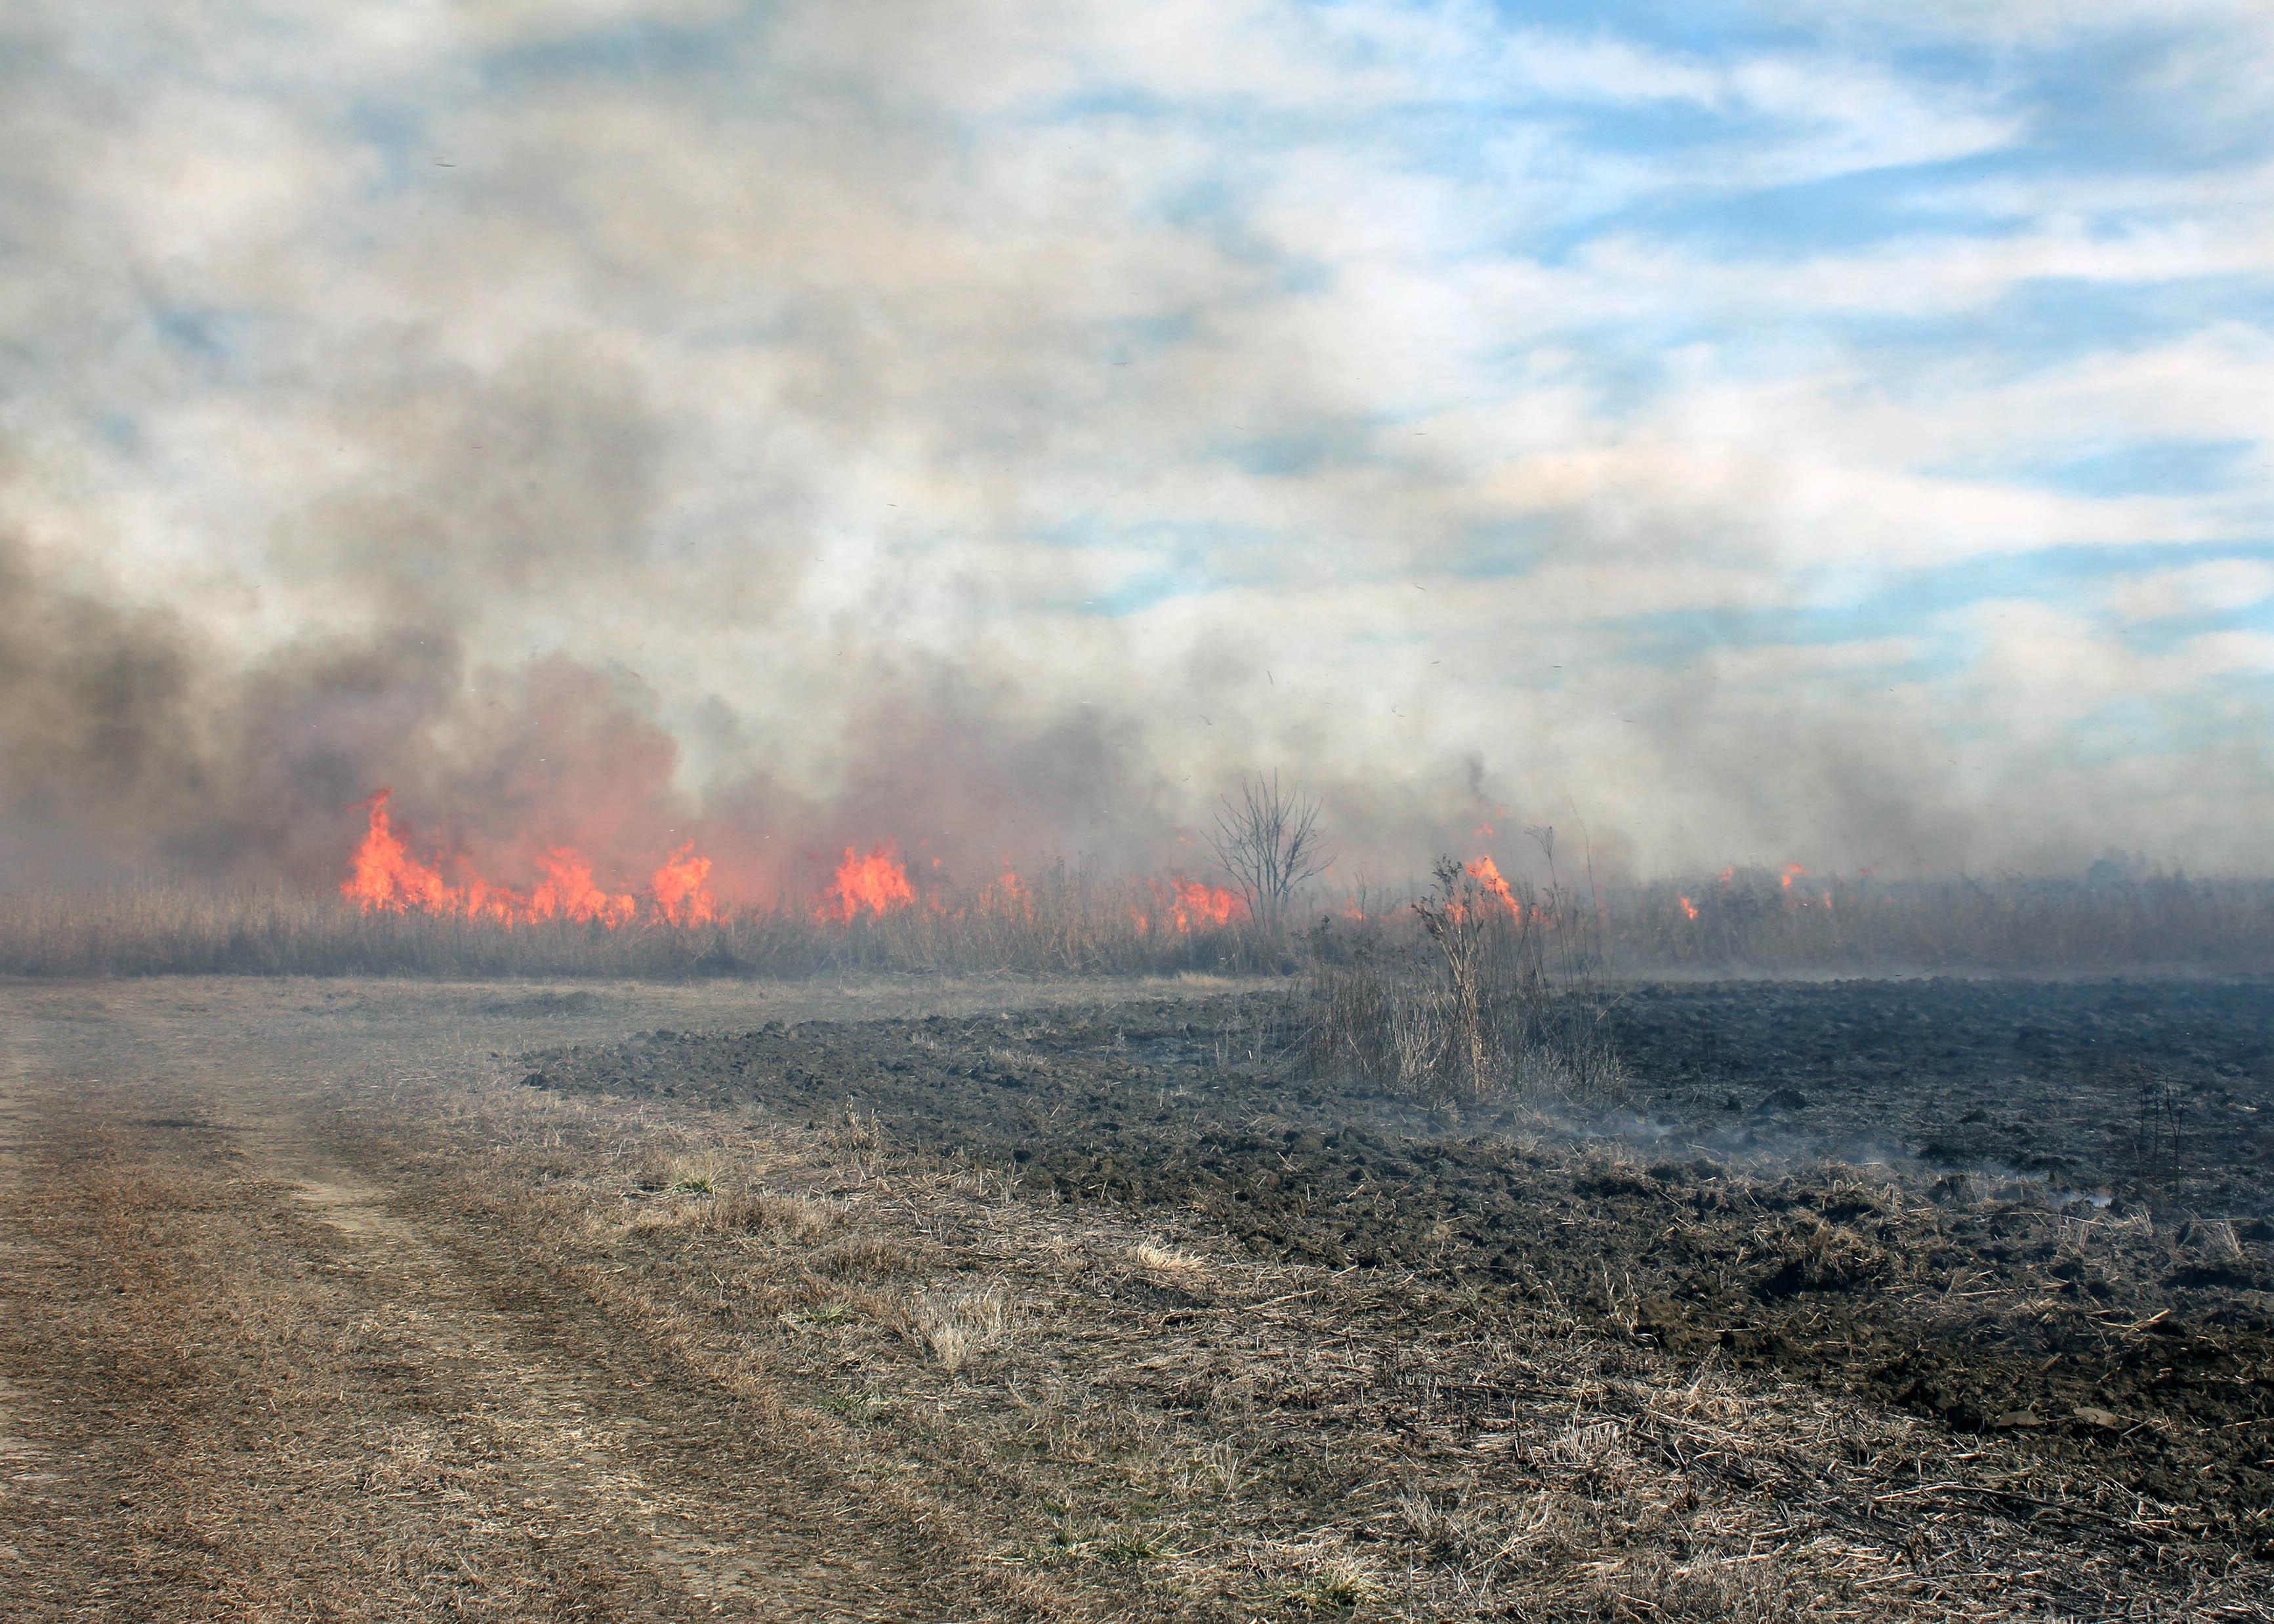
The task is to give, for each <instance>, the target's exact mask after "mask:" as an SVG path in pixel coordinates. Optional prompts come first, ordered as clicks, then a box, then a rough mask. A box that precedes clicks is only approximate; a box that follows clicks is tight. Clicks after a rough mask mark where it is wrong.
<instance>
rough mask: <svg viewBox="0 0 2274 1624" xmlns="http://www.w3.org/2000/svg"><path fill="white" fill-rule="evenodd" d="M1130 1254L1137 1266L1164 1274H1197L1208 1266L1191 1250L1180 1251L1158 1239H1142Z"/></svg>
mask: <svg viewBox="0 0 2274 1624" xmlns="http://www.w3.org/2000/svg"><path fill="white" fill-rule="evenodd" d="M1129 1255H1130V1256H1131V1257H1132V1258H1133V1259H1136V1263H1137V1267H1139V1268H1141V1269H1151V1270H1154V1271H1155V1272H1156V1273H1159V1274H1196V1273H1199V1272H1200V1271H1201V1270H1204V1269H1206V1268H1207V1267H1208V1264H1207V1262H1206V1261H1205V1260H1204V1259H1201V1258H1197V1257H1194V1256H1193V1254H1192V1253H1191V1252H1179V1251H1178V1250H1177V1249H1176V1248H1175V1247H1173V1246H1163V1245H1162V1244H1159V1243H1158V1242H1156V1241H1140V1242H1139V1243H1138V1244H1136V1246H1134V1247H1133V1248H1132V1249H1131V1251H1130V1253H1129Z"/></svg>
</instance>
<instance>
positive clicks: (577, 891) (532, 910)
mask: <svg viewBox="0 0 2274 1624" xmlns="http://www.w3.org/2000/svg"><path fill="white" fill-rule="evenodd" d="M388 793H389V792H388V791H386V790H381V791H380V792H379V793H377V794H375V795H373V797H372V798H371V799H370V800H369V801H365V802H364V803H363V810H364V812H365V819H366V823H365V830H364V836H363V839H362V841H361V842H360V843H359V844H358V846H356V849H355V855H354V856H353V857H351V858H350V860H349V861H348V877H347V878H346V879H344V880H343V881H342V882H341V883H340V894H341V895H342V896H343V897H345V898H348V899H349V900H350V901H351V902H353V903H355V904H356V905H357V906H359V907H360V908H362V909H363V911H364V912H365V913H366V914H371V913H389V914H412V913H417V914H454V915H458V916H461V917H463V918H466V919H486V920H493V921H497V922H498V923H500V924H504V925H525V924H534V923H536V922H538V921H540V920H571V921H576V922H578V923H583V924H598V925H602V926H605V927H606V928H607V929H615V928H616V927H618V926H620V925H629V924H630V923H631V922H632V921H633V920H634V919H636V918H637V917H638V914H639V901H638V898H636V897H634V896H633V895H632V894H631V893H630V892H629V891H603V890H602V889H601V888H600V886H599V884H598V883H596V882H595V881H594V880H593V878H592V865H591V863H590V862H588V861H585V859H584V855H583V853H579V852H577V851H576V849H575V848H574V847H571V846H553V847H552V848H551V849H550V850H548V851H546V853H544V854H543V855H542V856H540V857H539V858H538V860H537V861H538V868H539V869H540V870H541V871H542V873H543V878H541V879H540V880H538V883H537V884H536V886H535V887H534V888H533V889H531V891H528V892H527V893H526V894H524V893H523V892H521V891H516V890H515V889H514V888H513V887H511V886H509V885H500V884H498V883H494V882H493V881H491V880H487V879H485V878H483V877H482V876H480V875H479V874H476V873H472V872H468V873H467V875H466V878H465V881H464V883H462V884H453V883H451V882H450V881H448V879H446V878H444V877H443V875H442V870H441V868H440V866H439V865H437V864H435V863H432V862H429V861H425V860H424V859H422V858H419V857H418V856H415V855H413V854H412V853H411V850H410V843H409V841H407V840H406V839H404V838H403V835H402V833H401V832H400V831H397V830H396V828H395V820H394V818H393V817H392V816H390V815H389V813H388V809H387V802H388ZM694 849H695V848H694V846H693V843H692V842H689V844H688V845H687V846H681V848H680V850H679V851H678V852H677V853H674V855H673V856H672V857H671V859H670V860H669V861H666V863H665V865H664V867H663V868H661V869H659V870H658V872H657V875H656V887H655V889H656V909H657V912H658V913H659V914H660V915H661V917H663V918H664V919H665V920H666V921H669V922H671V923H673V924H695V923H702V922H704V921H708V920H710V919H712V918H715V917H716V910H715V909H714V908H713V907H712V902H711V898H710V894H709V892H708V891H704V890H703V889H702V883H703V881H704V879H705V878H706V877H707V876H709V874H710V872H711V861H710V859H708V858H704V857H697V856H695V855H694ZM459 867H460V868H462V869H463V868H465V867H466V865H464V864H463V863H461V864H460V865H459ZM666 875H688V876H692V877H693V879H694V882H695V886H694V891H693V892H692V893H691V896H690V895H689V894H688V893H681V892H674V891H670V890H667V889H666V881H665V876H666Z"/></svg>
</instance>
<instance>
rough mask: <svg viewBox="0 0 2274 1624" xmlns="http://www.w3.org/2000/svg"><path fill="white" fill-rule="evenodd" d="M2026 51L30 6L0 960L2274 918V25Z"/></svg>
mask: <svg viewBox="0 0 2274 1624" xmlns="http://www.w3.org/2000/svg"><path fill="white" fill-rule="evenodd" d="M1998 10H1999V12H2000V16H1999V19H1997V20H1996V21H1995V22H1994V23H1984V22H1982V21H1980V20H1978V19H1975V18H1974V17H1973V16H1972V15H1971V13H1970V12H1969V11H1965V10H1963V9H1959V8H1952V9H1948V10H1940V9H1937V8H1932V7H1929V8H1919V7H1916V6H1906V7H1900V8H1897V7H1889V8H1887V9H1886V11H1885V13H1884V14H1879V13H1877V12H1876V10H1875V8H1871V7H1865V8H1861V9H1856V8H1848V9H1846V10H1845V11H1843V12H1842V18H1843V19H1844V20H1842V21H1841V23H1840V24H1838V25H1836V26H1834V25H1829V24H1824V23H1821V22H1818V21H1816V20H1811V19H1810V18H1809V17H1808V16H1806V15H1803V14H1802V12H1801V11H1798V10H1793V11H1788V10H1787V9H1785V8H1781V7H1780V6H1777V5H1773V4H1763V5H1760V6H1758V7H1756V8H1738V10H1737V11H1736V12H1734V13H1733V14H1732V16H1731V18H1730V19H1728V22H1727V24H1726V26H1725V27H1723V28H1722V29H1721V32H1720V34H1718V35H1717V37H1715V38H1713V39H1712V40H1707V41H1701V40H1700V39H1699V38H1698V37H1696V36H1695V34H1694V31H1691V30H1688V29H1685V28H1683V26H1681V25H1680V23H1679V21H1678V19H1671V20H1670V19H1669V17H1668V14H1666V13H1663V12H1661V11H1659V10H1658V9H1657V8H1653V7H1648V6H1637V7H1630V8H1613V9H1611V10H1609V11H1604V12H1602V13H1601V14H1600V17H1598V18H1593V19H1591V20H1590V21H1589V22H1588V23H1587V24H1586V25H1585V26H1584V27H1581V26H1573V25H1569V24H1565V23H1558V22H1555V21H1554V20H1552V19H1548V18H1547V16H1546V14H1545V13H1544V12H1543V13H1542V14H1541V15H1540V17H1537V18H1534V17H1531V16H1527V15H1525V14H1524V13H1523V11H1522V9H1521V8H1510V9H1495V8H1490V7H1485V6H1480V5H1471V4H1388V3H1383V4H1374V3H1372V0H1359V3H1358V4H1347V5H1338V6H1332V7H1312V6H1299V5H1293V4H1233V5H1217V6H1207V7H1201V6H1188V5H1185V4H1140V5H1133V6H1126V7H1077V8H1071V9H1069V8H1060V7H1043V6H1028V5H1025V4H1015V3H1013V0H1004V3H1002V4H994V3H992V0H990V3H987V4H972V5H959V6H956V7H953V8H947V7H934V6H927V5H907V6H903V5H892V6H875V5H863V4H843V3H842V0H836V3H833V4H802V3H800V0H792V3H791V4H784V5H778V6H769V7H745V6H742V5H739V4H728V3H727V0H648V3H646V4H635V3H633V0H580V4H574V5H567V6H544V7H538V6H521V5H493V6H486V7H481V8H470V9H454V8H441V7H433V8H425V7H412V6H403V7H380V8H343V7H338V6H335V5H319V4H312V0H247V3H246V4H241V5H233V6H229V5H225V6H221V7H213V6H206V5H191V4H186V0H184V3H182V4H169V0H139V3H133V4H128V3H117V4H104V3H102V0H96V3H94V4H71V5H64V4H34V5H32V6H30V7H28V8H19V9H17V10H15V11H12V12H11V16H10V17H9V18H8V19H6V20H0V240H4V242H5V244H6V259H5V266H4V268H0V347H4V353H5V355H6V356H7V357H8V360H7V368H8V383H7V385H6V388H5V394H4V396H0V883H4V884H11V885H23V884H30V883H77V882H80V881H86V880H92V879H99V878H102V877H104V876H112V875H117V874H123V873H127V872H134V871H150V870H157V871H162V872H174V873H182V874H190V875H199V876H226V877H229V878H232V879H251V880H282V881H287V882H290V883H295V884H301V885H307V886H310V887H320V886H325V885H328V884H331V883H335V881H336V880H337V878H338V876H339V874H340V871H341V867H342V864H343V861H344V859H345V854H346V853H347V852H348V850H349V849H350V846H352V845H353V844H354V842H355V839H356V838H357V836H358V833H359V831H360V827H361V823H360V816H361V815H360V814H359V813H358V810H357V807H358V803H359V802H361V801H364V800H365V798H366V797H368V796H370V795H371V794H372V793H374V792H375V791H377V790H379V789H380V788H382V787H384V788H388V789H390V790H392V791H393V793H394V797H395V799H394V803H393V804H394V806H395V808H396V810H397V811H398V812H399V813H400V814H401V815H402V816H403V817H405V818H406V819H407V820H409V821H410V823H411V824H412V825H413V826H414V827H415V828H416V829H417V830H418V832H419V834H420V836H421V837H422V838H431V839H432V840H433V841H434V842H435V843H436V844H437V845H438V846H450V847H453V848H455V849H458V850H462V851H463V852H465V853H468V854H470V855H471V856H474V857H476V858H478V859H480V860H481V861H484V862H485V863H487V864H493V865H494V866H495V867H496V868H497V869H498V870H499V871H501V872H507V873H511V872H514V871H516V866H517V865H519V866H521V867H522V868H523V869H524V870H525V865H526V863H527V861H528V860H529V859H530V857H531V854H532V853H535V852H537V851H538V850H541V849H542V848H543V847H545V846H548V845H553V844H559V843H569V842H573V843H575V844H577V845H578V846H582V847H584V849H586V850H588V851H589V852H591V853H592V854H593V855H594V856H595V858H596V860H597V861H599V863H600V864H601V865H602V866H603V867H604V868H613V869H614V870H615V871H617V872H620V873H624V874H634V873H644V872H645V871H646V869H647V868H651V867H652V866H653V864H654V862H655V861H657V859H658V858H659V856H660V855H661V854H662V853H664V852H666V851H667V850H669V849H670V848H671V847H673V846H675V845H676V844H678V843H679V842H680V841H681V840H684V839H689V838H693V839H697V840H699V841H700V842H701V844H702V846H703V849H704V850H705V851H706V852H708V853H712V855H713V856H714V857H715V859H716V861H717V862H718V865H719V883H720V888H721V891H722V893H724V894H727V895H728V896H731V897H735V898H747V899H755V898H764V897H768V896H771V895H772V894H773V893H774V892H776V891H779V890H782V889H785V888H787V889H789V890H792V891H807V892H809V891H811V889H812V888H813V886H814V884H815V883H816V881H817V876H819V875H820V874H821V873H822V872H824V871H825V868H826V867H827V865H828V863H829V862H830V861H831V860H832V859H833V857H834V856H835V855H836V853H838V852H839V851H840V849H841V848H842V847H844V846H848V845H854V846H862V847H867V846H871V845H874V844H877V843H880V842H885V841H890V842H893V843H896V844H897V845H898V846H899V847H900V849H901V850H902V852H903V853H906V854H907V856H908V858H909V860H910V861H911V864H912V866H914V865H915V864H918V863H922V862H928V861H932V860H935V859H936V860H937V861H939V862H940V863H942V864H943V865H945V866H946V867H948V868H951V869H952V870H953V872H955V873H956V874H957V875H958V876H960V877H966V878H975V877H983V876H984V874H985V873H988V872H991V871H992V869H993V868H994V867H995V866H997V865H998V864H999V863H1001V862H1002V861H1006V860H1008V861H1014V862H1017V863H1020V864H1022V865H1023V864H1027V863H1031V862H1034V861H1043V860H1047V859H1049V858H1050V857H1054V856H1058V855H1064V856H1066V857H1068V858H1072V859H1084V858H1087V859H1089V860H1093V861H1097V862H1100V863H1102V864H1105V865H1108V866H1111V867H1114V868H1128V869H1133V870H1142V871H1148V872H1149V871H1156V870H1159V869H1162V868H1170V867H1183V868H1191V869H1194V870H1198V869H1201V868H1205V867H1206V863H1207V859H1206V854H1205V850H1204V845H1203V844H1201V830H1202V829H1203V828H1204V827H1205V824H1206V823H1207V821H1208V817H1209V809H1210V808H1211V807H1212V806H1213V804H1214V802H1215V801H1216V796H1217V795H1218V794H1220V793H1222V792H1223V791H1224V790H1225V789H1226V788H1228V787H1229V786H1231V784H1232V783H1233V782H1234V781H1235V780H1236V779H1237V778H1238V777H1239V775H1240V774H1241V773H1242V772H1244V771H1251V770H1258V771H1279V772H1280V773H1281V774H1283V775H1284V776H1285V777H1288V778H1294V779H1296V780H1299V781H1300V782H1301V783H1303V784H1304V785H1306V786H1309V787H1311V788H1312V789H1314V790H1315V791H1316V792H1317V793H1319V794H1320V795H1321V797H1322V799H1323V800H1324V801H1325V803H1326V806H1327V810H1328V821H1329V824H1330V826H1331V827H1332V829H1333V831H1334V834H1335V838H1336V844H1337V847H1338V848H1339V851H1340V853H1341V856H1340V861H1339V862H1338V864H1337V868H1336V870H1335V871H1334V874H1333V876H1331V877H1332V878H1333V879H1335V880H1336V881H1337V882H1339V883H1344V884H1355V883H1359V882H1360V881H1361V880H1372V881H1374V882H1376V883H1381V882H1396V881H1400V880H1403V879H1404V878H1406V877H1407V876H1410V875H1412V873H1414V872H1415V871H1417V870H1418V869H1419V868H1421V867H1422V866H1423V865H1424V864H1425V863H1426V861H1427V859H1428V857H1429V856H1430V855H1431V854H1432V853H1434V852H1436V851H1439V850H1444V849H1451V850H1457V851H1461V852H1464V853H1466V852H1469V851H1472V850H1478V849H1484V848H1495V849H1499V850H1501V851H1502V852H1503V853H1512V852H1514V851H1516V850H1517V849H1518V848H1519V847H1520V846H1521V831H1522V829H1523V828H1524V827H1525V825H1527V824H1532V823H1556V824H1559V825H1567V826H1568V825H1569V824H1570V823H1574V822H1578V823H1584V824H1585V826H1586V829H1587V831H1588V832H1589V836H1590V838H1591V841H1592V844H1593V847H1594V849H1595V851H1596V853H1597V854H1598V857H1599V859H1600V861H1603V862H1605V863H1607V864H1610V865H1614V866H1616V867H1620V868H1626V869H1629V870H1631V871H1636V872H1639V873H1645V874H1655V873H1663V872H1668V871H1673V870H1681V869H1685V868H1701V867H1709V868H1719V867H1720V866H1721V864H1722V863H1724V862H1728V861H1736V862H1781V861H1803V862H1806V863H1808V864H1810V865H1811V867H1818V868H1834V867H1840V868H1854V867H1856V866H1859V865H1865V864H1870V865H1875V866H1877V867H1879V868H1881V869H1883V870H1888V871H1909V870H1920V869H1933V870H1950V869H1957V868H1973V869H1980V868H1988V867H1992V866H2013V867H2019V868H2035V869H2058V870H2063V871H2073V870H2074V869H2075V868H2079V867H2081V866H2082V864H2084V863H2085V862H2087V861H2090V860H2091V859H2093V858H2094V857H2096V856H2097V855H2099V854H2100V853H2102V852H2104V851H2105V850H2107V849H2108V848H2110V847H2112V846H2113V847H2119V848H2122V849H2125V850H2132V851H2140V852H2143V853H2147V854H2148V855H2149V856H2150V858H2151V859H2154V860H2157V861H2166V862H2172V863H2180V864H2184V865H2187V866H2188V867H2189V868H2201V869H2217V870H2229V871H2242V872H2250V873H2264V872H2266V871H2268V868H2269V861H2268V858H2269V853H2268V852H2267V848H2266V838H2267V837H2266V834H2265V831H2266V830H2267V829H2268V828H2269V827H2274V763H2270V759H2269V751H2268V746H2267V740H2268V738H2269V736H2270V734H2269V729H2268V722H2269V719H2270V698H2274V624H2270V620H2274V617H2270V614H2269V605H2270V604H2274V529H2270V521H2274V501H2270V494H2274V483H2270V478H2269V474H2270V462H2269V458H2268V431H2267V429H2266V426H2265V421H2264V418H2265V414H2264V402H2265V400H2266V398H2267V397H2268V394H2269V388H2270V386H2274V335H2270V333H2269V329H2268V322H2267V317H2266V312H2267V311H2268V310H2269V309H2274V303H2270V301H2269V298H2268V295H2269V294H2270V292H2274V233H2269V232H2268V231H2267V230H2266V229H2265V227H2264V225H2263V222H2265V221H2266V220H2268V219H2274V119H2270V117H2269V115H2268V114H2267V112H2266V110H2265V105H2264V102H2263V96H2261V95H2259V94H2255V89H2254V86H2258V85H2262V84H2263V76H2264V73H2265V72H2266V71H2267V70H2268V69H2269V68H2270V67H2274V25H2270V23H2269V22H2268V20H2267V19H2266V17H2265V15H2264V14H2263V12H2262V11H2259V10H2257V9H2256V8H2250V7H2227V6H2223V5H2219V4H2210V3H2208V0H2207V3H2205V4H2199V5H2196V4H2181V5H2176V6H2175V5H2171V4H2157V5H2155V6H2148V5H2140V6H2137V7H2134V6H2130V5H2127V4H2118V3H2116V0H2110V3H2109V4H2099V5H2094V6H2087V7H2064V8H2058V11H2059V15H2058V16H2056V15H2054V14H2053V9H2046V10H2044V11H2042V12H2040V11H2038V10H2036V9H2032V8H2018V9H2017V8H2010V7H2008V8H1998ZM2088 109H2089V115H2088ZM2111 132H2113V135H2114V145H2113V146H2112V142H2111ZM2115 146H2120V147H2122V149H2123V156H2122V158H2121V160H2119V159H2118V158H2117V157H2114V156H2112V155H2111V154H2112V151H2113V150H2114V147H2115Z"/></svg>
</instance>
